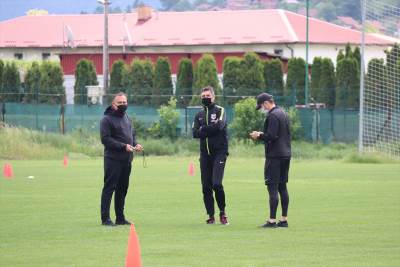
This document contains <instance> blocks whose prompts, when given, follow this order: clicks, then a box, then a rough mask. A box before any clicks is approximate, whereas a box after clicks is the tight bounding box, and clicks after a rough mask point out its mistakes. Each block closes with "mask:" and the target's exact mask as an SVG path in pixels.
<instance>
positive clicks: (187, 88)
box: [175, 58, 193, 106]
mask: <svg viewBox="0 0 400 267" xmlns="http://www.w3.org/2000/svg"><path fill="white" fill-rule="evenodd" d="M192 87H193V63H192V60H191V59H189V58H182V59H181V60H180V61H179V67H178V77H177V82H176V91H175V95H176V98H177V100H178V104H179V105H180V106H187V105H188V104H189V102H190V99H191V96H192V94H193V92H192V90H193V89H192Z"/></svg>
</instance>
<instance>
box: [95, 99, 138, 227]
mask: <svg viewBox="0 0 400 267" xmlns="http://www.w3.org/2000/svg"><path fill="white" fill-rule="evenodd" d="M127 108H128V101H127V97H126V95H125V94H124V93H118V94H116V95H115V97H114V99H113V102H112V104H111V106H109V107H108V108H107V109H106V111H105V112H104V117H103V119H102V120H101V122H100V135H101V142H102V144H103V145H104V187H103V191H102V194H101V222H102V224H103V225H106V226H115V224H117V225H125V224H128V225H130V224H131V223H130V222H129V221H127V220H126V218H125V215H124V206H125V197H126V193H127V192H128V186H129V175H130V174H131V168H132V165H131V162H132V159H133V151H142V150H143V147H142V146H141V145H140V144H138V143H137V142H136V137H135V129H134V128H133V127H132V123H131V121H130V119H129V118H128V115H127V114H126V113H125V111H126V109H127ZM114 191H115V195H114V208H115V215H116V220H115V224H114V223H113V221H111V219H110V204H111V198H112V195H113V193H114Z"/></svg>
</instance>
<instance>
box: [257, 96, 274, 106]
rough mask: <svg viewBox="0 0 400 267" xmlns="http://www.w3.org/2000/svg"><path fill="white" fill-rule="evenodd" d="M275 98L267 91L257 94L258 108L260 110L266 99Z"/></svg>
mask: <svg viewBox="0 0 400 267" xmlns="http://www.w3.org/2000/svg"><path fill="white" fill-rule="evenodd" d="M270 100H273V97H272V95H270V94H267V93H261V94H259V95H258V96H257V106H256V110H259V109H260V108H261V105H262V103H264V102H265V101H270Z"/></svg>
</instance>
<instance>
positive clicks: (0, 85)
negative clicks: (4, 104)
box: [0, 59, 5, 101]
mask: <svg viewBox="0 0 400 267" xmlns="http://www.w3.org/2000/svg"><path fill="white" fill-rule="evenodd" d="M3 73H4V62H3V60H1V59H0V101H2V100H3V99H4V97H5V95H3V93H4V92H3Z"/></svg>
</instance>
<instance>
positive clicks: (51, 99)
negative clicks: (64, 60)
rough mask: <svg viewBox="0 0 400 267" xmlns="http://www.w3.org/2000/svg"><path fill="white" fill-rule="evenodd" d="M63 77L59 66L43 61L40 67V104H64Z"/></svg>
mask: <svg viewBox="0 0 400 267" xmlns="http://www.w3.org/2000/svg"><path fill="white" fill-rule="evenodd" d="M63 83H64V76H63V71H62V69H61V66H60V64H59V63H58V62H57V63H56V62H51V61H43V63H42V64H41V66H40V92H39V93H40V95H39V102H40V103H48V104H60V103H65V88H64V85H63Z"/></svg>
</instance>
